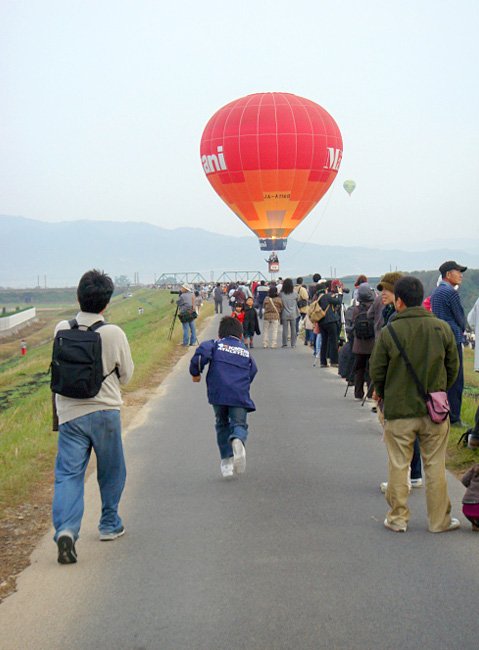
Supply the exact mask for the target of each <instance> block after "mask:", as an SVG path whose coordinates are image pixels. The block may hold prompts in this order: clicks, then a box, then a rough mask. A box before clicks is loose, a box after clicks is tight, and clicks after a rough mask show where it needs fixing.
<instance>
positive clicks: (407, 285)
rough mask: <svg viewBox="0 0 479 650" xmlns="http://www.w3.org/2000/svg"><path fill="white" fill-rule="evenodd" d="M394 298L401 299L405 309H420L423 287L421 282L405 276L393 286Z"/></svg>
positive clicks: (410, 276)
mask: <svg viewBox="0 0 479 650" xmlns="http://www.w3.org/2000/svg"><path fill="white" fill-rule="evenodd" d="M394 296H395V298H401V300H402V301H403V303H404V304H405V305H406V307H420V306H421V305H422V301H423V300H424V287H423V286H422V282H421V280H419V279H418V278H415V277H413V276H412V275H405V276H404V277H403V278H399V280H398V281H397V282H396V284H395V285H394Z"/></svg>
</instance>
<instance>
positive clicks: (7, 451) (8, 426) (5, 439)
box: [0, 289, 213, 519]
mask: <svg viewBox="0 0 479 650" xmlns="http://www.w3.org/2000/svg"><path fill="white" fill-rule="evenodd" d="M171 298H172V296H171V295H170V294H169V293H168V292H165V291H155V290H148V289H145V290H141V291H137V292H135V293H134V295H133V297H132V298H129V299H127V300H123V299H122V298H115V299H114V300H113V301H112V303H111V304H110V307H109V308H108V311H107V313H106V314H105V316H106V318H107V320H108V321H110V322H113V323H116V324H118V325H120V326H121V327H122V328H123V330H124V331H125V332H126V334H127V336H128V339H129V341H130V345H131V350H132V355H133V359H134V362H135V374H134V378H133V380H132V381H131V383H130V384H129V385H128V386H127V387H125V392H126V394H127V398H128V393H134V392H136V393H138V391H141V388H142V386H143V385H144V384H145V383H146V382H147V381H148V379H149V378H151V377H152V376H153V375H155V376H156V375H157V374H158V373H160V371H162V370H165V369H167V368H168V367H170V366H172V365H173V364H174V363H175V361H176V359H177V357H178V353H179V352H178V348H177V343H178V342H180V340H181V324H180V323H179V322H178V321H177V323H176V326H175V330H174V335H173V338H172V340H171V341H168V333H169V330H170V325H171V322H172V318H173V314H174V305H171V304H170V301H171ZM140 306H141V307H143V308H144V314H143V315H142V316H139V315H138V307H140ZM76 309H77V307H76V306H75V305H72V306H71V307H70V308H68V309H65V310H59V311H58V312H56V311H53V312H48V314H44V316H43V317H42V316H41V319H42V323H41V325H43V327H39V329H37V330H36V331H35V332H34V334H32V337H31V338H30V337H29V351H28V354H27V355H26V357H20V356H19V355H18V350H17V348H18V341H17V342H15V341H13V342H9V343H8V344H5V345H2V346H0V355H1V356H0V413H1V419H0V519H1V518H2V517H3V516H4V514H5V509H6V508H7V507H14V506H15V505H17V504H20V503H23V502H25V501H26V500H29V499H31V498H32V497H33V495H34V493H35V487H36V486H37V485H38V484H39V483H41V482H42V481H44V480H45V476H47V475H48V474H49V473H51V470H52V467H53V461H54V456H55V449H56V440H57V436H56V434H55V433H52V430H51V401H50V389H49V375H48V374H46V371H47V370H48V367H49V364H50V356H51V341H52V332H53V327H54V323H55V322H57V321H58V320H61V319H62V318H71V317H72V315H74V314H75V313H76ZM212 312H213V306H212V305H211V304H207V303H205V305H204V306H203V309H202V312H201V316H200V318H199V321H201V320H202V319H203V318H204V317H205V316H208V315H210V314H211V313H212ZM140 401H141V400H140Z"/></svg>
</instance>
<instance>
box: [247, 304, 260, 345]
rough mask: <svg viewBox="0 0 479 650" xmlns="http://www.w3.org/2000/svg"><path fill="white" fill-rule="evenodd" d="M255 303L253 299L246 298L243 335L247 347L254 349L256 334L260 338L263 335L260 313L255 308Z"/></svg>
mask: <svg viewBox="0 0 479 650" xmlns="http://www.w3.org/2000/svg"><path fill="white" fill-rule="evenodd" d="M253 304H254V301H253V298H246V307H245V310H244V319H243V335H244V340H245V344H246V347H248V340H249V347H250V348H252V347H253V337H254V335H255V334H257V335H258V336H259V335H260V334H261V330H260V329H259V319H258V312H257V311H256V309H255V308H254V307H253Z"/></svg>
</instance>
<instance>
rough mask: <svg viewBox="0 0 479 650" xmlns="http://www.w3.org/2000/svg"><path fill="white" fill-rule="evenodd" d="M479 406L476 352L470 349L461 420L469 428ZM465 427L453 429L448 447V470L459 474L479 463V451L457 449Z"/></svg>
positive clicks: (465, 373) (465, 358) (465, 372)
mask: <svg viewBox="0 0 479 650" xmlns="http://www.w3.org/2000/svg"><path fill="white" fill-rule="evenodd" d="M478 406H479V372H474V352H473V350H471V349H470V348H466V349H465V350H464V393H463V400H462V409H461V419H462V420H463V421H464V422H466V423H467V425H468V426H472V425H473V424H474V416H475V414H476V410H477V407H478ZM464 431H465V429H464V428H463V427H451V435H450V438H449V446H448V459H447V466H448V468H449V469H450V470H451V471H453V472H456V473H457V474H461V473H463V472H464V471H465V470H466V469H467V468H469V467H470V466H471V465H473V464H474V463H479V451H477V450H474V451H473V450H472V449H465V448H463V447H460V448H459V449H458V448H457V442H458V440H459V438H460V437H461V435H462V433H464Z"/></svg>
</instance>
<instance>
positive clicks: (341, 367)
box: [214, 261, 479, 532]
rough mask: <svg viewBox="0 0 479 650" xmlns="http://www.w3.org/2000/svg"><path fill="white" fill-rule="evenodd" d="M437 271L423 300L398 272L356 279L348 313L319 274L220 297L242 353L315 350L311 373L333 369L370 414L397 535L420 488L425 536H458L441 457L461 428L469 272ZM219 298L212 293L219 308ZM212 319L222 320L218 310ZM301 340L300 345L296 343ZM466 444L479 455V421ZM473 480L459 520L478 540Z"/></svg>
mask: <svg viewBox="0 0 479 650" xmlns="http://www.w3.org/2000/svg"><path fill="white" fill-rule="evenodd" d="M439 271H440V274H441V275H440V279H439V280H438V283H437V288H436V289H435V290H434V291H433V293H432V295H431V296H428V297H425V296H424V288H423V286H422V284H421V282H420V281H419V280H418V279H417V278H414V277H412V276H409V275H405V274H403V273H400V272H389V273H386V274H384V275H383V276H382V277H381V279H380V282H379V283H378V284H377V285H376V286H371V285H370V283H369V282H368V278H367V277H366V276H365V275H360V276H358V278H357V280H356V282H355V284H354V290H353V293H352V297H351V298H352V299H351V301H350V304H349V305H346V304H345V303H346V301H345V294H346V293H349V291H348V290H347V289H346V288H345V287H344V285H343V283H342V282H341V281H340V280H338V279H331V280H324V279H323V278H322V277H321V275H320V274H319V273H317V274H314V275H313V276H312V280H313V281H312V283H310V284H309V285H306V284H304V282H303V278H302V277H298V278H297V279H296V282H293V280H292V279H291V278H286V279H284V280H282V279H281V278H279V279H278V281H277V282H276V281H272V282H269V283H266V282H265V281H264V280H262V281H261V282H254V283H251V284H250V285H247V284H245V283H237V284H236V283H235V284H231V285H230V286H227V287H224V288H223V289H222V291H223V296H222V301H223V300H227V301H228V304H229V307H230V309H231V316H232V317H233V318H234V319H237V320H238V321H239V322H240V323H241V324H242V328H243V345H244V347H245V348H246V349H248V348H253V347H254V337H255V336H259V335H260V334H261V333H262V347H263V348H278V347H279V343H278V339H280V343H281V347H283V348H287V347H291V348H295V347H296V346H297V344H298V340H299V341H302V342H303V343H304V345H306V346H310V347H311V348H312V353H313V365H316V363H317V360H318V359H319V362H320V363H319V365H320V367H321V368H328V367H329V368H338V373H339V374H340V375H341V376H342V377H343V378H344V379H345V380H346V382H347V388H346V392H347V390H348V388H349V386H352V387H353V389H354V398H355V399H356V400H358V401H361V402H362V403H363V404H364V403H365V401H366V400H368V402H369V403H370V404H371V405H372V410H373V411H374V412H376V413H377V414H378V419H379V421H380V423H381V426H382V427H383V431H384V440H385V443H386V448H387V451H388V459H389V472H388V474H389V476H388V480H387V481H383V482H381V483H380V488H381V491H382V492H384V493H385V496H386V500H387V502H388V504H389V508H390V509H389V511H388V513H387V516H386V519H385V521H384V525H385V527H386V528H388V529H390V530H392V531H394V532H405V531H406V530H407V525H408V521H409V509H408V506H407V500H408V494H409V492H410V490H411V488H421V487H423V486H424V485H425V487H426V501H427V509H428V520H429V530H430V531H431V532H443V531H448V530H455V529H456V528H458V527H459V521H458V520H457V519H456V518H454V517H451V515H450V512H451V504H450V502H449V497H448V494H447V483H446V474H445V454H446V446H447V440H448V436H449V431H450V426H451V425H459V426H465V425H464V423H463V422H462V420H461V401H462V391H463V387H464V370H463V361H462V347H463V343H464V334H465V329H466V316H465V313H464V309H463V307H462V304H461V300H460V295H459V293H458V291H457V288H458V287H459V286H460V284H461V282H462V277H463V273H464V272H465V271H466V267H463V266H461V265H459V264H457V263H456V262H454V261H447V262H445V263H444V264H442V265H441V267H440V269H439ZM220 290H221V289H220V287H219V285H218V286H217V287H216V288H215V298H214V299H215V305H216V304H217V302H219V295H220V294H219V291H220ZM217 295H218V298H217V297H216V296H217ZM215 310H216V311H217V312H220V313H222V308H221V309H220V308H218V307H216V309H215ZM478 312H479V300H478V302H477V303H476V305H475V307H474V308H473V310H471V312H470V314H469V316H468V320H469V324H470V325H471V327H477V321H478V320H479V319H478V318H477V314H478ZM280 330H281V335H280ZM301 331H304V339H298V335H299V333H300V332H301ZM476 357H477V354H476ZM476 370H478V368H477V359H476ZM435 400H437V403H436V401H435ZM441 400H442V401H441ZM438 403H440V404H441V408H443V411H442V412H440V413H439V415H437V414H433V415H432V416H431V413H430V408H432V407H431V404H434V405H435V406H436V407H437V408H438V409H439V411H440V407H439V406H437V404H438ZM435 418H436V419H435ZM244 442H245V440H244ZM468 444H469V446H470V447H471V448H474V449H475V448H479V417H478V418H476V426H475V427H474V428H472V429H471V431H470V435H469V437H468ZM223 460H224V459H223ZM423 471H424V473H425V482H424V481H423ZM478 475H479V466H478V467H477V471H476V470H474V469H473V468H471V470H470V471H469V472H468V473H467V475H466V476H465V478H464V482H465V483H464V484H465V485H467V486H468V492H467V495H466V497H465V505H464V514H465V516H466V517H468V518H469V519H470V520H471V522H472V525H473V529H474V530H479V498H477V499H476V501H475V502H474V503H472V502H471V499H472V498H473V496H471V495H474V494H475V491H477V489H478V488H477V481H478V480H479V479H478ZM228 476H230V474H228ZM476 496H477V495H476ZM474 498H475V497H474ZM476 506H477V508H476Z"/></svg>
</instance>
